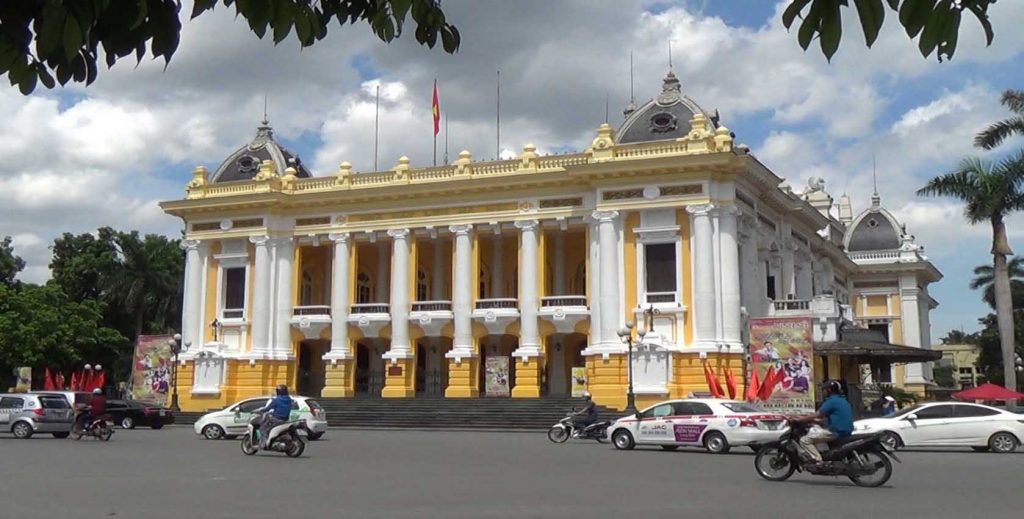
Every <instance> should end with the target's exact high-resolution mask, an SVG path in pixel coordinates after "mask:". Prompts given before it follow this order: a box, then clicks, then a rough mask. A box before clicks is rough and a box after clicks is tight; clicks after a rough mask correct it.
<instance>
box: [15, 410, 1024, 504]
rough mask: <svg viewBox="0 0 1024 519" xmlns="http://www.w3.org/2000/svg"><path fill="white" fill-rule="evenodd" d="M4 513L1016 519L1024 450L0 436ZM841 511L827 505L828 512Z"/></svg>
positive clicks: (415, 435) (336, 435) (531, 436)
mask: <svg viewBox="0 0 1024 519" xmlns="http://www.w3.org/2000/svg"><path fill="white" fill-rule="evenodd" d="M0 457H2V465H0V467H2V476H0V518H2V519H7V518H11V519H27V518H37V517H39V518H42V517H45V518H53V517H75V518H101V517H102V518H109V517H127V518H145V519H160V518H187V517H204V518H246V519H252V518H265V517H268V518H269V517H273V518H292V517H297V518H302V517H310V518H326V517H331V518H333V517H344V518H347V517H359V518H364V517H409V518H412V517H416V518H421V517H443V518H456V517H473V518H485V517H574V518H586V517H595V518H596V517H652V518H654V517H657V518H664V517H698V518H726V517H780V518H785V519H795V518H802V517H815V518H820V517H828V519H842V518H847V517H849V518H856V519H863V518H871V519H876V518H877V519H881V518H888V517H899V518H901V519H902V518H918V517H927V518H929V519H940V518H945V517H950V518H954V517H955V518H957V519H961V518H963V517H982V516H984V517H987V518H1003V517H1005V518H1010V517H1014V518H1019V517H1021V513H1022V512H1021V510H1020V499H1019V496H1020V494H1021V491H1022V490H1024V454H1014V455H995V454H976V453H972V452H969V451H967V452H904V453H902V457H903V459H904V463H903V464H902V465H897V467H896V474H895V476H894V477H893V479H892V480H891V481H890V483H889V484H888V485H887V486H886V487H883V488H879V489H862V488H857V487H854V486H852V485H851V484H850V483H849V482H848V481H847V480H845V479H833V478H812V477H808V476H801V475H797V476H795V477H794V478H793V479H792V480H790V481H789V482H786V483H770V482H767V481H763V480H761V479H760V478H758V477H757V475H756V474H755V473H754V471H753V468H752V461H753V456H752V455H750V454H748V453H745V452H744V453H735V454H730V455H725V456H712V455H708V454H705V453H702V452H698V451H677V452H663V451H661V450H636V451H633V452H619V451H615V450H614V449H612V448H611V447H608V446H606V445H605V446H601V445H597V444H596V443H593V442H588V443H582V442H580V443H568V444H564V445H554V444H551V443H549V442H548V441H547V440H546V439H545V437H544V435H543V434H535V433H486V432H421V431H361V430H334V431H331V432H329V433H328V435H327V437H325V438H324V440H322V441H320V442H314V443H311V444H310V446H309V448H308V449H307V450H306V455H304V456H303V457H302V458H299V459H295V460H292V459H288V458H285V457H284V456H283V455H280V454H266V455H264V454H260V455H257V456H256V457H251V458H250V457H246V456H243V455H242V453H241V451H240V450H239V448H238V442H237V441H228V440H225V441H217V442H211V441H204V440H199V439H197V438H195V437H194V436H193V435H192V432H191V429H190V428H184V427H172V428H167V429H164V430H162V431H150V430H139V431H118V432H117V434H115V435H114V439H113V440H111V441H110V442H109V443H100V442H97V441H95V440H82V441H81V442H74V441H71V440H54V439H50V438H39V439H32V440H28V441H20V440H14V439H12V438H10V436H6V437H0ZM836 508H838V509H839V510H840V511H839V512H838V513H832V514H825V512H826V511H827V510H835V509H836Z"/></svg>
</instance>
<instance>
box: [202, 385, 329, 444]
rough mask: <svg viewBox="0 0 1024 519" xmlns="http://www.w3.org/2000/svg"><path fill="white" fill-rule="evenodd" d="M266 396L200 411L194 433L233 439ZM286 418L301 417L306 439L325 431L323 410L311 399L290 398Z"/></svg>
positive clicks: (324, 413) (325, 416) (265, 402)
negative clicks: (303, 422)
mask: <svg viewBox="0 0 1024 519" xmlns="http://www.w3.org/2000/svg"><path fill="white" fill-rule="evenodd" d="M268 402H270V397H258V398H248V399H246V400H242V401H241V402H238V403H236V404H234V405H231V406H228V407H227V408H225V409H223V410H220V411H214V412H212V413H207V414H204V415H203V416H201V417H200V418H199V420H197V421H196V423H195V425H194V426H193V429H194V430H195V433H196V434H198V435H200V436H202V437H203V438H206V439H207V440H219V439H221V438H235V437H236V436H238V435H240V434H244V433H245V430H246V426H247V425H248V423H249V419H250V418H252V412H253V411H255V410H257V409H261V408H263V407H266V405H267V403H268ZM288 418H289V420H305V421H306V427H308V428H309V430H310V434H309V439H310V440H319V439H320V438H321V437H323V435H324V433H326V432H327V412H326V411H324V408H323V407H320V404H319V403H318V402H317V401H316V400H313V399H312V398H309V397H305V396H293V397H292V413H291V416H289V417H288Z"/></svg>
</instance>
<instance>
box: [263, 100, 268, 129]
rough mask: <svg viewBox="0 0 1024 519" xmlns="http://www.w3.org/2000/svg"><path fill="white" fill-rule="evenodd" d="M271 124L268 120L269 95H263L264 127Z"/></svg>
mask: <svg viewBox="0 0 1024 519" xmlns="http://www.w3.org/2000/svg"><path fill="white" fill-rule="evenodd" d="M267 124H270V120H269V119H267V94H263V125H264V126H266V125H267Z"/></svg>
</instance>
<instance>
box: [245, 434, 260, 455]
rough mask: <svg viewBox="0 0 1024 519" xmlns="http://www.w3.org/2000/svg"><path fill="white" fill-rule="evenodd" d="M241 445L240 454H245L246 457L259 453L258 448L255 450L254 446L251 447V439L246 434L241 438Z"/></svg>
mask: <svg viewBox="0 0 1024 519" xmlns="http://www.w3.org/2000/svg"><path fill="white" fill-rule="evenodd" d="M241 443H242V454H245V455H246V456H252V455H253V454H256V452H258V451H259V448H257V447H256V445H253V443H252V437H251V436H249V435H248V434H246V435H245V436H243V437H242V442H241Z"/></svg>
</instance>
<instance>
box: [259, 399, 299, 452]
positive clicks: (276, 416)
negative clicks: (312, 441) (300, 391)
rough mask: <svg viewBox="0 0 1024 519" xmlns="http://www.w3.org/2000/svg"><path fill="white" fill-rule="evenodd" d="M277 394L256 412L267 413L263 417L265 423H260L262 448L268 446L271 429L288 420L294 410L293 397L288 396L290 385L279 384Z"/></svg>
mask: <svg viewBox="0 0 1024 519" xmlns="http://www.w3.org/2000/svg"><path fill="white" fill-rule="evenodd" d="M276 393H277V395H276V396H275V397H274V398H271V399H270V403H268V404H267V406H266V407H264V408H263V409H259V410H257V411H256V413H259V414H262V413H267V412H268V411H269V414H267V415H265V416H264V417H263V423H261V424H260V448H261V449H266V448H267V444H268V443H267V440H268V438H269V437H270V431H271V430H272V429H273V428H274V427H276V426H277V425H280V424H282V423H284V422H287V421H288V416H289V415H291V412H292V397H290V396H288V386H287V385H285V384H281V385H279V386H277V391H276Z"/></svg>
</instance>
